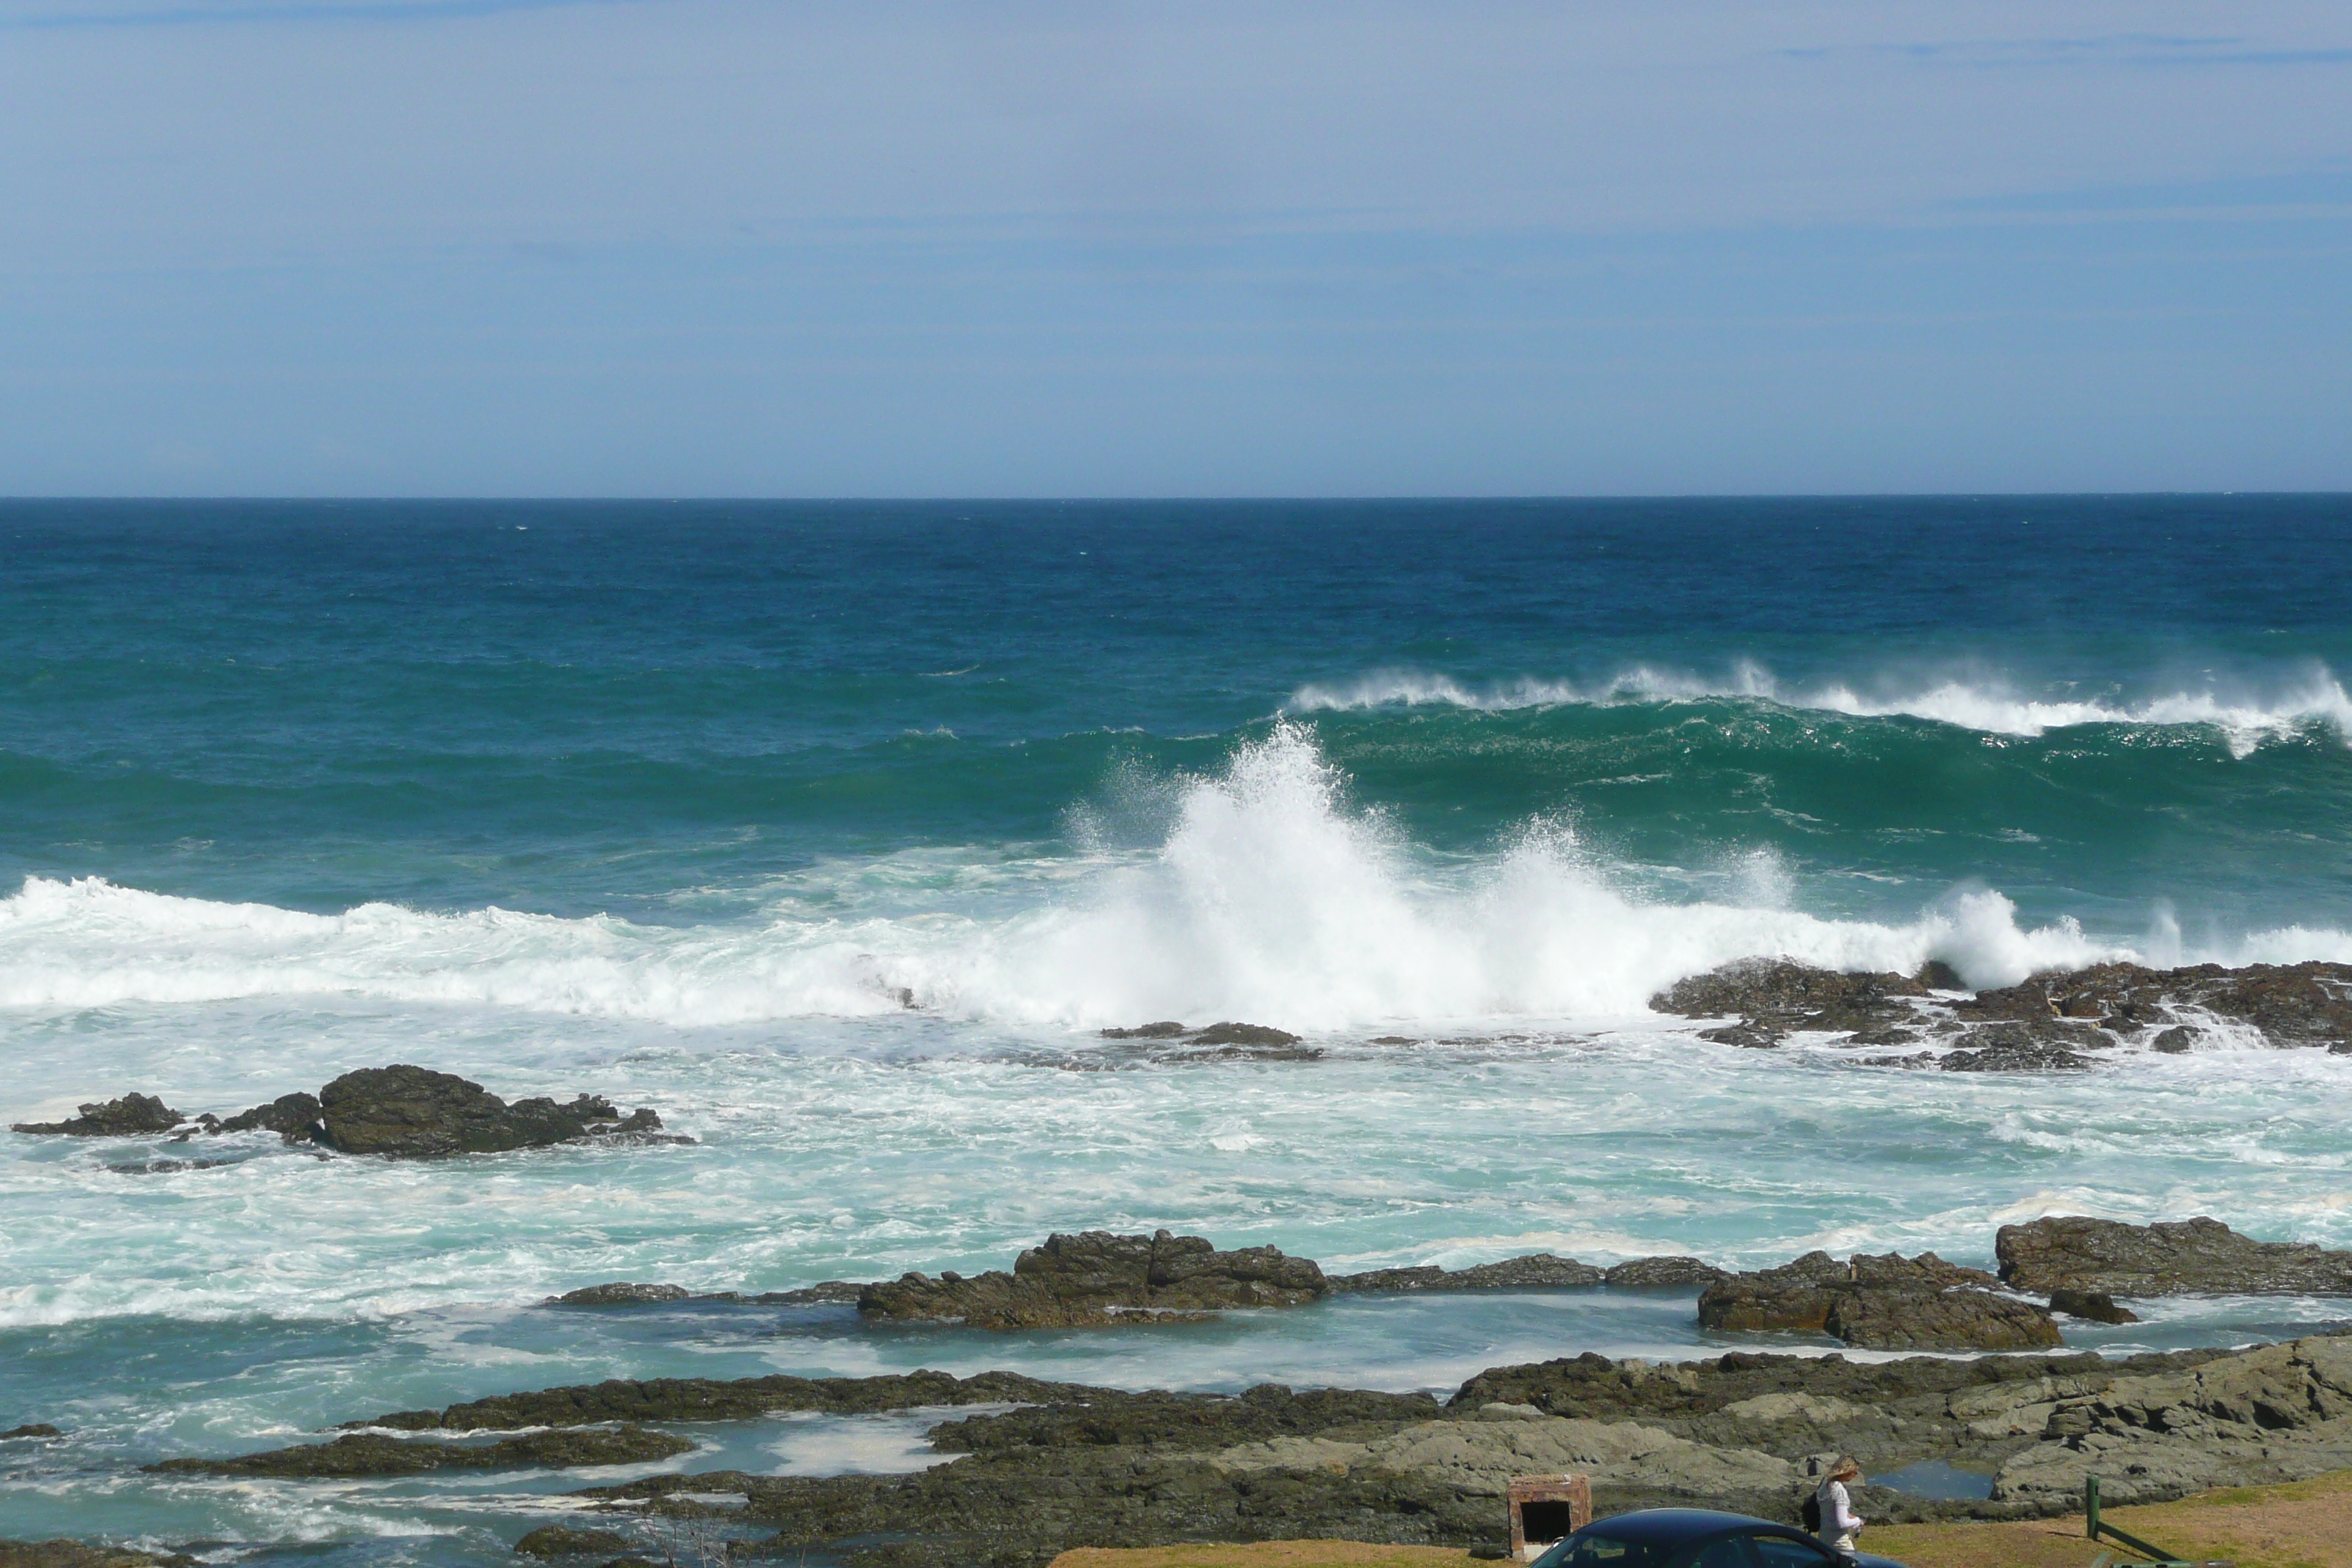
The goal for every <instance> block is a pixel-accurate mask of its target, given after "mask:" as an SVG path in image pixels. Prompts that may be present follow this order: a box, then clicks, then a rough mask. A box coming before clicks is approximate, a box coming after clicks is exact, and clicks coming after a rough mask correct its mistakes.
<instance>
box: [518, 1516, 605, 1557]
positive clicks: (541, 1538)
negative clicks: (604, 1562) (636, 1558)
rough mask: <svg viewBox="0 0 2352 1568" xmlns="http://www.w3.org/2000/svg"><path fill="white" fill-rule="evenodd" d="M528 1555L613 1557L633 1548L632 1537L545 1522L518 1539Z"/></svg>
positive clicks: (526, 1555) (524, 1553)
mask: <svg viewBox="0 0 2352 1568" xmlns="http://www.w3.org/2000/svg"><path fill="white" fill-rule="evenodd" d="M514 1549H515V1551H516V1552H519V1553H520V1554H521V1555H522V1556H525V1557H613V1556H617V1555H618V1554H619V1553H621V1552H626V1551H627V1550H628V1549H629V1539H628V1537H626V1536H625V1535H617V1534H614V1532H613V1531H609V1530H576V1529H574V1528H572V1526H571V1525H568V1524H542V1525H541V1526H540V1527H539V1528H538V1529H537V1530H534V1531H531V1532H530V1534H528V1535H526V1536H524V1537H523V1538H522V1539H521V1540H520V1541H518V1542H515V1548H514Z"/></svg>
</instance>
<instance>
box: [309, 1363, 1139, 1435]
mask: <svg viewBox="0 0 2352 1568" xmlns="http://www.w3.org/2000/svg"><path fill="white" fill-rule="evenodd" d="M1096 1392H1097V1391H1096V1390H1094V1389H1091V1388H1088V1387H1087V1386H1086V1385H1084V1384H1074V1383H1048V1382H1045V1380H1043V1379H1041V1378H1034V1377H1024V1376H1022V1375H1021V1374H1020V1373H1010V1372H984V1373H978V1374H977V1375H975V1376H972V1377H966V1378H958V1377H954V1376H952V1375H950V1374H949V1373H944V1372H929V1371H925V1372H911V1373H887V1374H885V1375H882V1376H879V1377H793V1376H790V1375H787V1374H784V1373H777V1374H775V1375H773V1376H769V1377H740V1378H727V1379H721V1378H708V1377H657V1378H647V1379H645V1380H643V1381H638V1380H635V1379H624V1378H614V1379H611V1380H609V1381H607V1382H604V1383H585V1384H572V1385H569V1386H567V1387H562V1388H547V1389H540V1390H537V1391H535V1392H530V1393H523V1394H496V1395H493V1396H492V1397H490V1398H488V1399H475V1400H469V1401H467V1402H466V1403H465V1404H462V1405H450V1406H449V1407H448V1408H447V1409H446V1410H401V1411H395V1412H394V1413H392V1414H391V1415H378V1416H375V1417H373V1418H372V1419H369V1420H365V1421H353V1422H349V1423H347V1424H346V1426H350V1427H372V1426H375V1427H388V1428H391V1429H393V1430H394V1431H403V1432H427V1431H436V1430H437V1431H448V1432H510V1431H514V1430H517V1429H519V1428H522V1427H530V1426H593V1425H595V1424H597V1423H601V1422H608V1421H627V1422H643V1421H753V1420H757V1419H759V1418H760V1417H761V1416H763V1415H774V1414H777V1413H780V1412H786V1411H812V1412H815V1413H818V1414H821V1415H877V1414H879V1413H881V1412H883V1411H886V1410H912V1409H915V1408H917V1407H919V1406H925V1405H1011V1404H1021V1405H1041V1404H1046V1403H1050V1402H1052V1401H1054V1400H1060V1399H1077V1398H1087V1397H1090V1396H1092V1395H1093V1394H1095V1393H1096Z"/></svg>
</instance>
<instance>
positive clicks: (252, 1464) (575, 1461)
mask: <svg viewBox="0 0 2352 1568" xmlns="http://www.w3.org/2000/svg"><path fill="white" fill-rule="evenodd" d="M693 1450H694V1445H693V1444H692V1443H690V1442H688V1440H687V1439H686V1438H684V1437H678V1436H672V1435H671V1434H669V1433H667V1432H649V1431H646V1429H645V1428H644V1427H642V1426H623V1427H620V1428H619V1429H617V1430H611V1431H608V1430H605V1429H604V1428H601V1427H587V1428H580V1429H574V1430H565V1431H553V1432H533V1433H530V1434H529V1435H527V1436H520V1437H507V1438H502V1439H500V1440H499V1441H498V1442H495V1443H485V1444H467V1443H447V1442H441V1441H438V1440H436V1439H432V1438H419V1437H392V1436H384V1435H383V1434H381V1433H373V1432H360V1433H353V1434H351V1435H349V1436H341V1437H337V1438H335V1439H334V1440H333V1441H331V1442H327V1443H303V1444H298V1445H297V1446H295V1447H290V1448H272V1449H270V1450H268V1451H267V1452H265V1453H259V1454H245V1455H241V1456H239V1457H238V1458H234V1459H165V1460H163V1462H162V1463H161V1464H154V1465H150V1466H148V1467H147V1468H148V1469H149V1470H151V1471H154V1472H157V1473H161V1474H164V1475H205V1476H275V1477H281V1478H286V1479H305V1480H324V1479H340V1478H346V1477H358V1476H415V1475H423V1474H425V1473H426V1472H427V1471H432V1470H518V1469H577V1468H584V1467H587V1466H592V1465H642V1464H646V1463H649V1462H651V1461H653V1460H656V1459H667V1458H675V1457H676V1456H677V1455H679V1454H686V1453H691V1452H693Z"/></svg>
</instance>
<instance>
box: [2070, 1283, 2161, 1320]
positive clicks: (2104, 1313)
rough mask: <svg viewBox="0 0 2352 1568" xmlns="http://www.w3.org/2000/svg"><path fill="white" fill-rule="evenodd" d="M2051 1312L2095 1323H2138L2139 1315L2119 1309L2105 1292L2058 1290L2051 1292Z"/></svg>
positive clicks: (2122, 1308) (2126, 1309)
mask: <svg viewBox="0 0 2352 1568" xmlns="http://www.w3.org/2000/svg"><path fill="white" fill-rule="evenodd" d="M2050 1310H2052V1311H2053V1312H2063V1313H2065V1314H2066V1315H2067V1316H2068V1317H2070V1318H2082V1319H2084V1320H2085V1321H2090V1322H2094V1323H2137V1322H2138V1321H2139V1314H2138V1313H2137V1312H2135V1311H2133V1310H2131V1309H2130V1308H2128V1307H2118V1306H2116V1299H2115V1298H2114V1297H2113V1296H2110V1295H2108V1294H2107V1293H2106V1292H2105V1290H2068V1289H2057V1290H2053V1291H2051V1292H2050Z"/></svg>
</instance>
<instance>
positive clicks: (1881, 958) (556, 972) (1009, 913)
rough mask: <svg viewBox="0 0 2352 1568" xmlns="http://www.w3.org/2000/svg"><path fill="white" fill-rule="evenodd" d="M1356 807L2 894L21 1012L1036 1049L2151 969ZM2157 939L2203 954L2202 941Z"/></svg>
mask: <svg viewBox="0 0 2352 1568" xmlns="http://www.w3.org/2000/svg"><path fill="white" fill-rule="evenodd" d="M1343 784H1344V781H1343V780H1342V779H1341V777H1340V776H1339V773H1337V772H1336V770H1334V769H1333V768H1332V767H1331V766H1330V764H1329V763H1328V762H1327V761H1326V760H1325V759H1324V758H1323V756H1322V755H1321V754H1320V752H1318V749H1317V747H1316V745H1315V743H1314V738H1313V736H1312V733H1311V731H1307V729H1305V728H1303V727H1300V726H1296V725H1291V724H1283V725H1281V726H1278V727H1277V728H1276V731H1275V732H1274V733H1273V734H1272V735H1271V736H1270V737H1268V738H1267V739H1266V740H1265V741H1263V742H1257V743H1255V744H1252V745H1247V746H1244V747H1243V748H1242V749H1241V750H1240V751H1239V752H1237V753H1236V755H1235V756H1234V760H1233V761H1232V763H1231V764H1230V765H1229V767H1228V768H1227V769H1226V770H1225V771H1224V772H1223V773H1220V774H1218V775H1215V776H1213V777H1204V778H1200V779H1195V780H1193V781H1192V782H1191V783H1190V784H1189V785H1188V786H1186V787H1184V788H1183V789H1182V790H1181V792H1180V795H1179V800H1178V805H1177V807H1176V810H1175V813H1174V821H1173V825H1172V826H1171V828H1170V829H1169V831H1168V832H1167V834H1166V837H1165V838H1164V841H1163V842H1161V843H1160V845H1159V846H1158V847H1156V848H1155V849H1153V850H1151V851H1150V852H1148V853H1143V854H1139V855H1136V856H1131V857H1128V858H1124V859H1120V858H1097V860H1095V861H1094V862H1092V865H1093V867H1094V868H1093V869H1092V871H1091V872H1090V873H1089V874H1088V875H1087V876H1084V877H1082V878H1079V879H1076V880H1075V881H1073V880H1071V879H1067V878H1066V877H1064V876H1041V877H1040V878H1039V879H1037V881H1036V883H1035V886H1034V893H1033V894H1032V895H1031V896H1030V897H1029V898H1028V899H1027V900H1025V901H1024V900H1014V899H1008V897H1007V896H1006V893H1005V891H1004V889H1002V888H996V889H992V890H991V891H990V892H989V894H988V897H987V902H986V903H985V904H978V905H968V906H966V907H961V908H957V907H944V908H943V907H940V905H939V904H937V903H933V904H929V905H926V904H924V903H922V902H920V901H919V900H920V899H921V898H923V897H927V896H928V897H934V898H938V899H941V900H944V899H946V898H948V897H949V895H947V894H933V895H924V894H921V893H919V892H917V893H910V892H909V891H908V889H906V888H904V887H894V888H892V889H889V892H888V899H887V900H886V902H887V907H875V906H872V905H869V911H868V912H866V914H864V915H863V916H862V918H836V917H829V916H828V917H812V915H811V914H810V913H809V912H808V910H807V907H806V906H805V905H804V904H803V903H802V902H801V901H799V900H794V899H791V898H785V899H782V900H779V901H778V902H777V903H776V904H775V905H773V906H772V908H771V910H770V912H769V914H768V915H767V916H766V917H765V918H763V919H760V920H754V921H740V922H734V923H726V924H711V925H703V926H696V927H689V928H685V929H674V928H664V927H653V926H646V925H637V924H632V923H631V922H629V921H623V920H619V919H615V918H613V917H609V916H595V917H591V918H585V919H565V918H560V917H556V916H551V915H536V914H523V913H517V912H514V911H511V910H500V909H495V908H493V909H486V910H474V911H470V912H465V913H457V914H438V913H431V912H425V911H421V910H410V909H405V908H401V907H397V906H394V905H389V904H366V905H362V906H361V907H359V908H357V909H354V910H350V911H348V912H347V913H344V914H341V915H314V914H306V913H301V912H298V911H294V910H282V909H277V908H273V907H270V906H268V905H261V904H231V903H218V902H211V901H207V900H199V899H190V898H181V897H173V896H170V895H165V894H160V893H152V892H146V891H142V890H139V889H130V888H123V887H118V886H115V885H113V884H111V883H110V882H107V881H104V880H102V879H82V880H77V881H73V882H60V881H53V880H48V879H41V878H32V879H28V880H27V881H26V883H25V885H24V887H23V888H22V889H21V890H20V891H18V892H17V893H16V895H15V896H14V897H12V898H8V899H6V900H0V1005H6V1006H13V1007H27V1008H46V1009H57V1008H85V1007H100V1006H110V1005H119V1004H163V1005H173V1004H191V1003H205V1002H220V1001H227V1000H231V999H236V998H257V997H278V996H283V997H298V996H314V997H351V998H362V999H378V1000H387V1001H395V1002H405V1003H426V1004H433V1003H446V1004H460V1005H477V1006H487V1007H491V1008H500V1009H513V1010H518V1011H520V1012H526V1013H552V1014H573V1015H582V1016H604V1017H614V1018H634V1019H645V1020H652V1021H656V1022H660V1023H665V1024H673V1025H686V1026H694V1025H729V1024H741V1023H747V1022H754V1021H759V1020H763V1019H772V1018H787V1017H826V1016H830V1017H856V1016H871V1015H875V1014H881V1013H890V1012H896V1011H898V1010H900V1009H901V1008H902V1007H904V1006H906V1005H913V1006H916V1007H919V1008H923V1009H926V1010H929V1011H933V1012H936V1013H939V1014H941V1015H944V1016H950V1017H962V1018H973V1019H983V1020H990V1021H993V1022H997V1023H1002V1024H1007V1025H1016V1026H1096V1025H1101V1024H1109V1023H1132V1022H1135V1021H1137V1020H1139V1019H1144V1018H1160V1017H1172V1018H1186V1019H1193V1020H1206V1019H1209V1018H1220V1017H1240V1018H1251V1019H1257V1020H1263V1021H1266V1022H1271V1023H1276V1024H1281V1025H1284V1026H1289V1027H1293V1028H1299V1029H1310V1030H1313V1029H1338V1028H1344V1027H1348V1026H1360V1025H1368V1024H1376V1023H1381V1022H1388V1021H1403V1020H1443V1019H1455V1020H1458V1019H1469V1018H1493V1017H1520V1018H1526V1017H1542V1018H1594V1017H1611V1016H1617V1017H1624V1016H1636V1015H1640V1014H1642V1013H1643V1011H1644V1010H1645V1004H1646V999H1647V998H1648V997H1649V996H1651V995H1652V994H1654V993H1655V992H1656V991H1657V990H1658V989H1659V988H1661V987H1662V986H1664V985H1666V984H1671V983H1672V982H1673V981H1675V980H1676V979H1678V978H1680V977H1682V976H1684V975H1687V974H1693V973H1700V972H1702V971H1705V970H1707V969H1710V968H1713V967H1715V966H1716V965H1717V964H1720V963H1725V962H1727V961H1729V960H1732V959H1736V958H1740V957H1745V956H1748V955H1751V954H1785V955H1787V956H1789V957H1792V958H1796V959H1800V960H1802V961H1804V962H1807V963H1816V964H1821V965H1823V966H1826V967H1830V968H1837V969H1870V970H1896V971H1901V972H1905V973H1908V972H1910V971H1912V970H1915V969H1916V967H1917V966H1918V965H1919V964H1921V963H1924V962H1926V961H1927V960H1928V959H1931V958H1932V959H1941V960H1943V961H1945V962H1946V963H1950V964H1951V965H1952V966H1953V967H1954V968H1955V969H1957V970H1958V972H1959V973H1960V974H1961V976H1962V977H1963V978H1964V979H1966V980H1967V981H1969V983H1970V984H1975V985H1998V984H2013V983H2014V982H2016V981H2018V980H2020V979H2022V978H2023V977H2024V976H2026V975H2027V974H2029V973H2033V972H2035V971H2037V970H2042V969H2048V968H2053V967H2068V966H2076V965H2081V964H2084V963H2094V962H2097V961H2100V960H2104V959H2109V958H2126V957H2137V956H2139V954H2138V953H2137V951H2136V950H2135V949H2134V948H2132V947H2130V946H2127V945H2124V944H2120V943H2117V942H2104V941H2100V940H2096V939H2094V938H2093V937H2091V936H2088V935H2086V934H2085V933H2084V931H2082V930H2081V929H2080V928H2079V927H2078V926H2076V925H2075V924H2074V922H2073V921H2070V920H2060V921H2053V922H2052V923H2049V924H2046V925H2040V926H2027V925H2024V924H2021V922H2020V921H2019V920H2018V918H2017V911H2016V910H2015V907H2014V906H2013V905H2012V904H2011V901H2010V900H2008V899H2007V898H2005V897H2003V896H2002V895H2001V894H2000V893H1999V892H1997V891H1993V890H1990V889H1975V890H1962V891H1958V892H1955V893H1954V894H1952V895H1950V896H1949V897H1948V898H1946V899H1944V900H1940V901H1938V902H1937V903H1936V904H1935V905H1933V906H1932V907H1930V908H1928V909H1927V910H1923V911H1922V912H1921V913H1920V914H1918V915H1917V916H1916V918H1914V919H1912V920H1909V921H1904V922H1901V923H1881V922H1874V921H1858V920H1835V919H1826V918H1822V917H1821V916H1817V915H1811V914H1807V913H1804V912H1802V911H1801V910H1794V909H1790V908H1788V907H1787V905H1788V903H1789V901H1790V900H1789V879H1788V878H1787V876H1786V873H1785V872H1784V871H1783V870H1782V869H1781V868H1779V866H1778V864H1777V862H1773V861H1771V860H1770V859H1769V858H1751V859H1752V860H1753V863H1752V864H1749V865H1747V866H1745V867H1742V868H1738V875H1736V876H1734V877H1733V878H1732V879H1731V880H1732V881H1733V883H1734V885H1735V886H1737V887H1738V889H1740V891H1742V892H1743V893H1744V894H1746V895H1747V898H1748V900H1749V901H1746V902H1738V903H1732V902H1692V903H1668V902H1659V901H1650V900H1643V899H1641V898H1638V897H1634V896H1633V895H1630V894H1628V893H1627V892H1625V891H1623V890H1622V889H1621V888H1620V887H1618V886H1616V885H1615V884H1614V883H1613V882H1612V877H1611V876H1610V874H1609V869H1608V868H1607V867H1605V866H1602V865H1599V864H1596V863H1595V862H1594V861H1593V860H1592V859H1591V857H1589V856H1588V855H1587V854H1586V852H1585V851H1584V849H1583V848H1582V847H1581V846H1580V844H1579V842H1578V840H1577V838H1576V837H1575V835H1574V833H1573V832H1572V831H1571V830H1570V829H1569V828H1567V827H1564V826H1560V825H1559V824H1555V823H1544V822H1537V823H1531V824H1529V825H1528V826H1526V827H1525V828H1524V829H1523V830H1522V831H1521V832H1520V833H1519V835H1518V836H1517V838H1516V839H1515V840H1514V841H1513V842H1512V843H1510V844H1509V845H1508V846H1507V847H1505V848H1503V849H1502V850H1500V851H1499V852H1498V853H1496V855H1494V856H1493V857H1491V858H1488V859H1487V860H1486V861H1485V862H1484V863H1481V864H1476V865H1473V866H1469V867H1466V868H1465V867H1461V866H1444V865H1440V864H1439V863H1438V862H1436V861H1434V860H1433V859H1432V858H1430V857H1428V856H1426V855H1423V854H1420V853H1417V852H1416V851H1415V850H1414V849H1413V847H1412V846H1411V845H1409V844H1407V843H1406V842H1404V841H1403V840H1402V838H1401V837H1400V836H1399V835H1397V834H1396V833H1395V832H1394V831H1393V830H1392V829H1391V827H1390V826H1389V825H1388V824H1387V823H1386V822H1385V821H1384V820H1383V819H1382V818H1381V816H1379V815H1378V814H1376V813H1365V812H1360V811H1354V810H1350V809H1349V808H1348V807H1347V805H1345V803H1344V800H1343V789H1342V786H1343ZM877 881H881V882H885V883H887V882H888V881H890V879H888V878H880V879H877ZM2151 946H2156V947H2162V948H2166V949H2168V951H2167V952H2166V954H2165V956H2174V955H2176V954H2177V952H2178V949H2179V938H2178V935H2177V932H2175V933H2172V934H2170V935H2166V934H2165V933H2163V932H2162V931H2159V933H2158V940H2157V941H2156V942H2152V943H2151ZM2347 953H2352V937H2347V935H2346V934H2345V933H2344V932H2341V931H2331V930H2310V929H2305V928H2299V927H2298V928H2289V929H2286V930H2281V931H2269V932H2263V933H2259V934H2256V935H2253V936H2250V937H2247V938H2244V939H2243V940H2242V942H2240V943H2239V944H2238V951H2237V952H2234V953H2231V954H2229V955H2227V956H2231V957H2240V958H2242V957H2244V956H2260V957H2263V958H2269V959H2273V960H2284V959H2293V958H2298V957H2326V956H2340V955H2345V954H2347ZM2192 956H2209V955H2207V954H2197V955H2192ZM2210 956H2221V955H2210Z"/></svg>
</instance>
